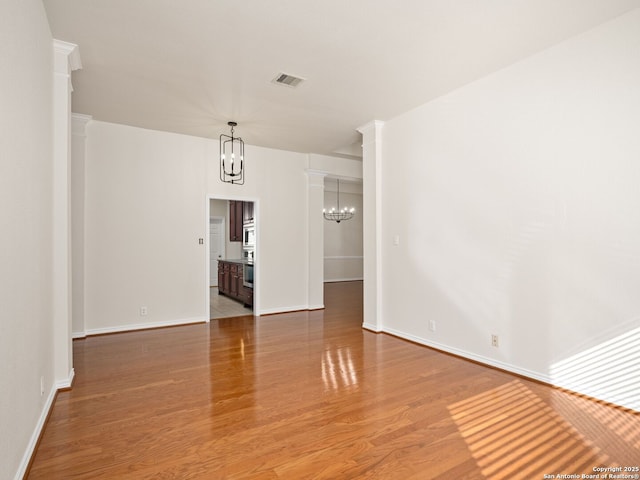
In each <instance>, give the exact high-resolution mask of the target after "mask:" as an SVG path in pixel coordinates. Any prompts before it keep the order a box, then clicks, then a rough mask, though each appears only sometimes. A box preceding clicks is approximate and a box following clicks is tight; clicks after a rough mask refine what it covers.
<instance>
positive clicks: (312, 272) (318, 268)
mask: <svg viewBox="0 0 640 480" xmlns="http://www.w3.org/2000/svg"><path fill="white" fill-rule="evenodd" d="M326 175H327V173H326V172H321V171H317V170H307V182H308V191H309V193H308V196H309V202H308V205H309V294H308V305H309V309H310V310H315V309H320V308H324V225H323V223H322V222H323V220H324V217H323V216H322V207H323V206H324V177H325V176H326Z"/></svg>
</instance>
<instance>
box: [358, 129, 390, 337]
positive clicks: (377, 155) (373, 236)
mask: <svg viewBox="0 0 640 480" xmlns="http://www.w3.org/2000/svg"><path fill="white" fill-rule="evenodd" d="M383 126H384V123H383V122H380V121H378V120H374V121H372V122H370V123H367V124H366V125H363V126H362V127H360V128H358V131H359V132H360V133H361V134H362V210H363V212H362V215H363V218H362V237H363V242H362V243H363V245H362V251H363V256H364V261H363V277H364V284H363V297H364V298H363V315H364V320H363V323H362V326H363V328H366V329H368V330H373V331H374V332H380V331H382V244H381V238H382V178H381V174H382V127H383Z"/></svg>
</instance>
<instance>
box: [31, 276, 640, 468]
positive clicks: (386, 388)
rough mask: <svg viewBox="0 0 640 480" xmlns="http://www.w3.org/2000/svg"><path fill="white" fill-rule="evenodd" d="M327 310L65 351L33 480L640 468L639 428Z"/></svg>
mask: <svg viewBox="0 0 640 480" xmlns="http://www.w3.org/2000/svg"><path fill="white" fill-rule="evenodd" d="M325 289H326V290H325V297H326V298H325V303H326V309H325V310H324V311H313V312H299V313H289V314H282V315H273V316H267V317H261V318H259V319H257V320H254V318H253V317H250V316H246V317H240V318H232V319H220V320H215V321H212V322H211V323H210V324H208V325H206V324H201V325H189V326H183V327H175V328H167V329H159V330H148V331H137V332H131V333H122V334H115V335H106V336H99V337H89V338H87V339H84V340H77V341H75V342H74V358H75V369H76V381H75V384H74V387H73V390H71V391H66V392H60V394H59V395H58V397H57V400H56V403H55V407H54V410H53V412H52V414H51V417H50V419H49V421H48V423H47V426H46V429H45V431H44V434H43V437H42V440H41V442H40V445H39V447H38V450H37V454H36V456H35V459H34V461H33V465H32V468H31V470H30V474H29V477H28V478H30V479H40V478H45V479H72V478H86V479H89V478H90V479H152V478H153V479H156V478H160V479H170V478H175V479H194V478H202V479H244V478H250V479H294V480H296V479H306V478H315V479H360V478H363V479H367V478H377V479H411V478H415V479H429V478H438V479H461V478H464V479H503V478H504V479H506V478H508V479H542V478H544V475H545V474H549V475H557V474H580V473H591V474H592V473H594V472H593V468H594V467H598V466H605V467H613V466H618V465H620V466H637V465H638V464H639V463H640V417H639V416H638V415H636V414H634V413H632V412H627V411H625V410H622V409H618V408H614V407H611V406H607V405H604V404H601V403H598V402H595V401H592V400H589V399H585V398H581V397H579V396H577V395H572V394H568V393H565V392H563V391H560V390H557V389H552V388H550V387H547V386H544V385H540V384H537V383H535V382H530V381H527V380H524V379H522V378H518V377H514V376H512V375H510V374H507V373H505V372H501V371H498V370H494V369H491V368H486V367H483V366H481V365H477V364H475V363H472V362H468V361H465V360H462V359H459V358H456V357H453V356H450V355H446V354H443V353H440V352H437V351H434V350H431V349H429V348H425V347H422V346H419V345H415V344H412V343H409V342H406V341H403V340H400V339H397V338H394V337H391V336H388V335H384V334H379V335H377V334H374V333H371V332H368V331H365V330H362V329H361V324H362V284H361V283H360V282H350V283H337V284H327V285H326V287H325Z"/></svg>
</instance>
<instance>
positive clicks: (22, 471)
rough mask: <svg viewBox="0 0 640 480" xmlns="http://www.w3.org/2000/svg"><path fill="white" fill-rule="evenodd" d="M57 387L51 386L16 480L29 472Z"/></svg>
mask: <svg viewBox="0 0 640 480" xmlns="http://www.w3.org/2000/svg"><path fill="white" fill-rule="evenodd" d="M57 391H58V390H57V389H56V388H55V386H52V387H51V391H50V392H49V395H48V396H47V400H46V401H45V403H44V405H43V407H42V411H41V412H40V417H39V418H38V422H37V423H36V426H35V428H34V429H33V433H32V434H31V438H29V443H28V444H27V448H26V449H25V451H24V455H22V460H21V461H20V465H18V471H17V472H16V474H15V476H14V477H13V478H14V480H22V478H23V477H24V475H25V473H26V472H27V468H28V467H29V462H30V461H31V457H33V455H34V454H35V449H36V445H37V444H38V439H39V438H40V434H41V433H42V430H43V429H44V426H45V423H46V421H47V417H48V416H49V412H50V411H51V409H52V408H53V400H54V399H55V398H56V393H57Z"/></svg>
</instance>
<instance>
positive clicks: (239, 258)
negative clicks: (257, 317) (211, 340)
mask: <svg viewBox="0 0 640 480" xmlns="http://www.w3.org/2000/svg"><path fill="white" fill-rule="evenodd" d="M255 207H256V201H255V200H252V199H229V198H215V197H209V198H208V202H207V220H208V230H209V235H208V239H207V240H208V242H207V243H208V248H207V255H206V256H207V295H206V298H207V300H208V305H209V307H208V308H209V318H210V319H211V320H215V319H219V318H228V317H238V316H247V315H252V316H253V314H254V311H255V310H256V300H257V295H256V294H255V291H256V289H257V287H258V285H257V282H255V280H254V279H255V278H256V275H255V274H254V271H255V269H256V268H257V255H256V251H257V248H258V242H257V235H256V232H257V228H256V226H257V220H258V219H257V215H256V212H257V208H255Z"/></svg>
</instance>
